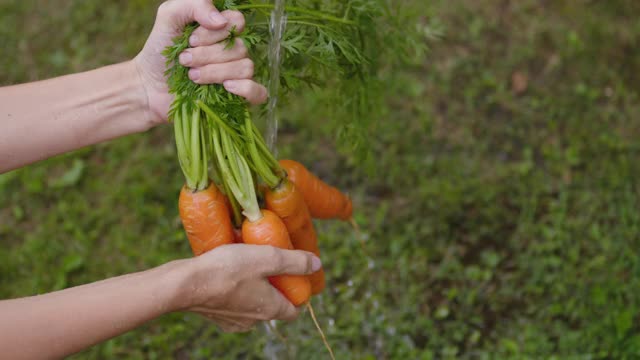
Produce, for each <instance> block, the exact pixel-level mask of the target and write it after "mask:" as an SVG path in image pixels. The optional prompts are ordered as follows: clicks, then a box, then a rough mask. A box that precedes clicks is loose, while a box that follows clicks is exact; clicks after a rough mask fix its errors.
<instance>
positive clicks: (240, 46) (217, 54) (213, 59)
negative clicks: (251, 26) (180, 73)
mask: <svg viewBox="0 0 640 360" xmlns="http://www.w3.org/2000/svg"><path fill="white" fill-rule="evenodd" d="M226 47H227V45H226V44H222V43H218V44H214V45H210V46H198V47H195V48H191V49H187V50H185V51H183V52H182V54H180V58H179V59H180V64H181V65H183V66H188V67H199V66H204V65H208V64H220V63H226V62H230V61H234V60H240V59H243V58H246V57H247V55H248V50H247V47H246V46H245V45H244V42H242V40H237V41H235V43H234V44H233V46H232V47H231V48H230V49H227V48H226Z"/></svg>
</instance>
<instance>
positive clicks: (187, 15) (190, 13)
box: [157, 0, 229, 30]
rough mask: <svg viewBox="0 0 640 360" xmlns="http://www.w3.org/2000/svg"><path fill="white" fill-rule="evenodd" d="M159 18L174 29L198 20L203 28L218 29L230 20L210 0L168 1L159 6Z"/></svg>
mask: <svg viewBox="0 0 640 360" xmlns="http://www.w3.org/2000/svg"><path fill="white" fill-rule="evenodd" d="M157 18H158V20H159V21H160V23H162V24H164V25H167V26H169V27H172V28H174V29H175V28H182V27H183V26H185V25H186V24H188V23H190V22H192V21H196V22H198V23H199V24H200V25H201V27H203V28H206V29H210V30H216V29H223V28H224V27H225V25H227V23H228V22H229V21H228V20H227V18H225V17H224V16H223V15H222V14H220V12H219V11H218V10H217V9H216V8H215V6H213V4H212V3H211V1H210V0H169V1H166V2H164V3H162V4H161V5H160V7H159V8H158V16H157Z"/></svg>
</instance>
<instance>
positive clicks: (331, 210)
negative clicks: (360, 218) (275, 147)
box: [280, 160, 353, 220]
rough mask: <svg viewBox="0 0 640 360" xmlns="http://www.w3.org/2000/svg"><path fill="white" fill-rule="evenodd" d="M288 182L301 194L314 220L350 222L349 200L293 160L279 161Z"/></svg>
mask: <svg viewBox="0 0 640 360" xmlns="http://www.w3.org/2000/svg"><path fill="white" fill-rule="evenodd" d="M280 166H282V167H283V168H284V169H285V171H286V172H287V175H288V178H289V180H291V182H293V183H294V184H295V185H296V187H297V188H298V189H299V190H300V192H301V193H302V196H303V197H304V201H305V203H306V204H307V206H308V208H309V212H310V213H311V216H312V217H314V218H316V219H336V218H337V219H341V220H350V219H351V217H352V215H353V204H352V203H351V199H350V198H349V197H348V196H347V195H345V194H343V193H341V192H340V190H338V189H336V188H335V187H333V186H330V185H328V184H326V183H325V182H323V181H322V180H320V179H319V178H318V177H317V176H315V175H314V174H313V173H311V172H310V171H309V170H307V168H305V167H304V165H302V164H300V163H299V162H297V161H293V160H280Z"/></svg>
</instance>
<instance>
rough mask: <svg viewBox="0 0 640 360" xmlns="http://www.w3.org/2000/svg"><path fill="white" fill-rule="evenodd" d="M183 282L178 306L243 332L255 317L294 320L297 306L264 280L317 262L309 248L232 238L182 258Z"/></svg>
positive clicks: (311, 269)
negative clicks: (285, 247) (229, 242)
mask: <svg viewBox="0 0 640 360" xmlns="http://www.w3.org/2000/svg"><path fill="white" fill-rule="evenodd" d="M185 263H186V264H188V265H187V266H186V267H185V269H187V270H186V271H187V274H188V275H187V279H188V281H187V283H186V284H185V286H184V287H183V288H184V289H185V290H184V291H182V292H180V295H179V297H180V300H179V304H178V307H179V308H181V309H184V310H187V311H192V312H196V313H198V314H201V315H202V316H205V317H206V318H208V319H210V320H212V321H214V322H216V323H217V324H218V325H219V326H220V327H221V328H222V330H223V331H225V332H245V331H249V330H251V328H252V327H253V326H254V325H255V323H256V322H258V321H267V320H274V319H278V320H293V319H295V318H296V317H297V316H298V314H299V309H297V308H296V307H295V306H293V305H292V304H291V302H289V301H288V300H287V299H286V298H285V297H284V296H283V295H282V294H281V293H280V292H279V291H278V290H277V289H276V288H275V287H273V286H272V285H271V284H270V283H269V281H268V280H267V278H268V277H270V276H275V275H283V274H287V275H308V274H311V273H313V272H315V271H317V270H318V269H320V268H321V262H320V259H319V258H317V257H316V256H314V255H313V254H311V253H308V252H304V251H297V250H282V249H278V248H275V247H271V246H256V245H243V244H233V245H226V246H221V247H219V248H216V249H215V250H212V251H209V252H207V253H205V254H203V255H201V256H198V257H196V258H193V259H190V260H187V261H186V262H185Z"/></svg>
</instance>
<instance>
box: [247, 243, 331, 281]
mask: <svg viewBox="0 0 640 360" xmlns="http://www.w3.org/2000/svg"><path fill="white" fill-rule="evenodd" d="M264 247H265V250H264V251H262V252H261V256H262V257H264V258H263V259H256V264H257V265H258V264H259V266H260V267H261V270H262V275H263V276H273V275H283V274H287V275H307V274H312V273H314V272H316V271H318V270H320V268H321V267H322V262H321V261H320V258H318V257H317V256H315V255H314V254H313V253H310V252H307V251H301V250H283V249H278V248H274V247H266V246H264Z"/></svg>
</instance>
